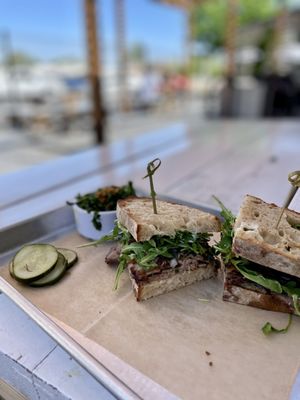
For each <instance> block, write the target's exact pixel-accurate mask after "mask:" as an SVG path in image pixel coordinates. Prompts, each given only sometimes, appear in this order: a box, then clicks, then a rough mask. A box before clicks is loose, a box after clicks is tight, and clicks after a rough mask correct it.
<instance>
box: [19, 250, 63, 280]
mask: <svg viewBox="0 0 300 400" xmlns="http://www.w3.org/2000/svg"><path fill="white" fill-rule="evenodd" d="M57 259H58V252H57V250H56V248H55V247H54V246H51V245H50V244H27V245H25V246H23V247H22V248H21V249H20V250H19V251H18V252H17V254H16V255H15V256H14V258H13V261H12V263H13V275H14V277H15V278H16V279H17V280H18V281H21V282H31V281H33V280H36V279H38V278H41V277H42V276H44V275H45V274H47V273H48V272H49V271H50V270H51V269H52V268H54V266H55V264H56V262H57Z"/></svg>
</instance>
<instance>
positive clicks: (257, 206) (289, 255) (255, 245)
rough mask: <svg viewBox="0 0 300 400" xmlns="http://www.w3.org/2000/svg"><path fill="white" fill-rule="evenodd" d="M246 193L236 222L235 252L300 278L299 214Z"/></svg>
mask: <svg viewBox="0 0 300 400" xmlns="http://www.w3.org/2000/svg"><path fill="white" fill-rule="evenodd" d="M280 212H281V208H280V207H278V206H276V205H275V204H268V203H265V202H264V201H263V200H261V199H259V198H257V197H253V196H249V195H247V196H245V198H244V200H243V203H242V205H241V208H240V211H239V214H238V216H237V219H236V222H235V225H234V238H233V251H234V252H235V254H237V255H239V256H242V257H244V258H246V259H247V260H250V261H253V262H255V263H257V264H261V265H263V266H266V267H269V268H272V269H275V270H277V271H281V272H284V273H287V274H290V275H292V276H296V277H300V230H299V229H297V228H296V225H299V228H300V214H299V213H297V212H295V211H291V210H285V211H284V214H283V217H282V219H281V221H280V224H279V226H278V228H276V223H277V221H278V218H279V215H280Z"/></svg>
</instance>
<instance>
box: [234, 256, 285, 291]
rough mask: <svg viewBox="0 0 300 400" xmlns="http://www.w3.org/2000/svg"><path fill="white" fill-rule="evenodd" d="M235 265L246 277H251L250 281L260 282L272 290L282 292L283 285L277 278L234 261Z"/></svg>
mask: <svg viewBox="0 0 300 400" xmlns="http://www.w3.org/2000/svg"><path fill="white" fill-rule="evenodd" d="M234 266H235V268H236V269H237V270H238V271H239V272H240V273H241V274H242V275H243V276H244V277H245V278H247V279H249V281H252V282H255V283H258V284H259V285H261V286H263V287H264V288H266V289H269V290H271V291H272V292H275V293H282V291H283V287H282V286H281V284H280V283H279V282H278V281H277V280H275V279H268V278H265V277H264V276H263V275H262V274H259V273H258V272H256V271H253V270H251V269H249V268H247V267H245V266H243V265H238V264H236V263H234Z"/></svg>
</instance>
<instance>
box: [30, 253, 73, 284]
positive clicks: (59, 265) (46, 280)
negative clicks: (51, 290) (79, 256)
mask: <svg viewBox="0 0 300 400" xmlns="http://www.w3.org/2000/svg"><path fill="white" fill-rule="evenodd" d="M66 270H67V260H66V259H65V257H64V256H63V255H62V254H61V253H58V259H57V262H56V264H55V266H54V268H53V269H51V271H50V272H48V274H46V275H44V276H43V277H42V278H39V279H37V280H35V281H33V282H30V283H29V285H30V286H34V287H42V286H47V285H53V284H54V283H56V282H58V281H59V280H60V279H61V278H62V277H63V275H64V274H65V272H66Z"/></svg>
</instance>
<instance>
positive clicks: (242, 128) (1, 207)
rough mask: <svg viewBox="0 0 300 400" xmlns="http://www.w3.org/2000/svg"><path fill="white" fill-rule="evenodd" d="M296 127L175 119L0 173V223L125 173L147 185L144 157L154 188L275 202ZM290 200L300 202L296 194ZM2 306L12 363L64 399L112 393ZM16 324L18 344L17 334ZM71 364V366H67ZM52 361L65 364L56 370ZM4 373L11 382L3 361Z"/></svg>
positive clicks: (196, 196)
mask: <svg viewBox="0 0 300 400" xmlns="http://www.w3.org/2000/svg"><path fill="white" fill-rule="evenodd" d="M299 127H300V123H299V121H297V120H292V121H288V120H286V121H285V120H283V121H282V120H280V121H276V120H275V121H274V120H270V121H268V120H264V121H210V122H201V123H199V127H198V129H196V130H195V129H193V130H192V131H191V130H189V129H187V127H186V126H185V125H183V124H177V125H173V126H170V127H169V128H168V129H164V130H161V131H156V132H150V133H147V134H145V135H141V136H139V137H137V138H135V139H130V140H127V141H121V142H118V143H115V144H112V145H110V146H102V147H99V148H95V149H92V150H88V151H85V152H82V153H78V154H75V155H72V156H68V157H64V158H61V159H59V160H57V161H54V162H48V163H45V164H43V165H40V166H37V167H33V168H29V169H26V170H23V171H21V172H17V173H12V174H7V175H3V176H1V177H0V185H1V188H2V190H1V192H2V193H1V197H0V229H6V228H7V227H10V226H13V225H16V224H19V223H21V222H24V221H26V220H30V219H31V218H33V217H35V216H37V215H40V214H42V213H44V212H48V211H51V210H53V209H56V208H58V207H61V206H62V205H64V204H65V202H66V200H70V199H72V198H73V197H74V196H75V195H76V194H77V193H79V192H82V193H84V192H87V191H92V190H95V189H96V188H97V187H100V186H104V185H108V184H123V183H124V182H125V181H127V180H128V179H130V180H132V181H133V182H134V184H135V186H136V187H138V188H140V189H141V190H143V191H147V190H148V183H147V182H146V180H143V179H142V176H144V175H145V166H146V164H147V162H148V161H150V160H151V159H154V158H156V157H159V158H160V159H161V160H162V165H161V167H160V169H159V170H158V171H157V173H156V175H155V185H156V191H157V193H158V194H161V195H168V196H172V197H176V198H178V199H182V200H187V201H191V202H194V203H197V204H206V205H213V206H215V207H216V206H217V205H216V204H215V203H214V201H213V199H212V195H216V196H217V197H218V198H220V199H221V200H222V201H223V203H224V204H225V205H226V206H227V207H229V208H231V209H232V211H234V212H236V211H237V210H238V208H239V205H240V203H241V201H242V198H243V196H244V195H245V194H247V193H250V194H252V195H256V196H258V197H261V198H263V199H264V200H266V201H270V202H274V203H277V204H279V205H280V204H282V203H283V201H284V199H285V197H286V195H287V192H288V189H289V183H288V181H287V175H288V173H289V172H291V171H294V170H297V169H299V162H300V161H299V150H300V133H299ZM291 206H292V208H294V209H299V208H300V202H299V196H296V197H295V199H294V201H293V203H292V205H291ZM0 308H1V313H0V318H1V319H3V321H2V322H3V323H1V324H0V326H1V327H3V326H5V328H4V329H3V328H1V329H0V356H1V354H2V357H4V359H6V358H5V357H6V356H7V355H9V356H10V360H13V361H17V360H18V357H21V358H20V359H19V360H18V361H22V360H23V364H22V365H23V366H25V368H26V371H28V370H33V369H35V371H38V372H39V374H40V375H39V376H40V377H42V379H43V380H46V381H47V382H48V383H49V384H50V385H51V387H53V386H54V387H56V388H58V390H59V391H60V393H61V396H65V397H66V398H72V399H77V398H78V399H79V398H83V397H82V396H83V395H84V396H85V398H97V397H98V398H99V395H100V392H101V390H102V392H101V396H102V397H101V398H110V397H109V396H110V395H109V394H108V393H104V392H105V389H103V388H100V385H98V384H97V382H95V381H93V378H91V377H89V376H88V374H87V373H84V371H83V372H82V373H81V372H80V373H79V375H78V372H76V373H75V374H72V373H71V374H69V375H70V376H71V377H70V376H69V375H68V374H66V372H65V371H66V370H72V368H73V369H74V370H76V371H79V370H80V367H79V366H78V365H76V363H75V362H74V361H70V359H69V357H68V356H67V355H66V354H65V353H64V352H63V350H62V349H60V348H59V347H58V346H57V345H56V343H55V342H53V340H52V339H50V338H49V337H48V336H47V335H46V334H44V333H43V332H42V331H41V330H40V329H39V328H38V327H37V326H35V325H34V323H32V321H30V319H29V318H27V317H26V316H24V315H22V313H20V311H19V310H17V308H16V307H15V306H14V305H13V304H11V302H10V301H9V299H7V298H6V297H5V296H4V295H1V296H0ZM11 315H13V316H14V318H10V319H9V323H8V324H7V322H5V321H7V318H8V316H11ZM20 327H22V329H23V335H22V338H23V340H22V343H20V340H19V338H18V335H17V334H16V332H18V331H19V329H21V328H20ZM33 348H34V349H35V350H34V351H33ZM24 360H25V361H24ZM7 362H8V361H7ZM68 362H69V363H70V362H72V363H74V365H73V366H70V365H68V367H67V364H68ZM66 363H67V364H66ZM0 365H1V363H0ZM2 365H3V364H2ZM53 365H55V366H56V365H60V366H62V367H61V368H58V369H57V370H56V371H55V372H56V373H55V374H54V373H53V372H52V373H51V370H52V371H53ZM37 366H38V368H37ZM2 369H3V368H2ZM76 374H77V375H76ZM2 376H3V377H4V378H5V377H6V379H7V380H9V379H10V380H13V378H12V377H11V376H8V375H7V374H6V375H5V371H3V370H1V367H0V378H1V377H2ZM45 376H46V378H45ZM74 376H75V378H74ZM76 376H77V378H76ZM78 376H79V377H80V378H78ZM74 382H75V383H76V384H74ZM12 383H13V384H16V382H12ZM76 385H77V386H76ZM87 385H88V386H87ZM34 388H35V392H34V393H35V394H34V393H33V394H32V398H35V397H33V396H34V395H35V396H36V398H38V397H37V394H36V393H38V391H39V390H42V389H41V387H38V385H37V384H36V383H35V387H34ZM78 388H80V389H78ZM87 388H89V392H86V390H87ZM24 392H26V390H25V389H24ZM87 393H88V394H87ZM297 394H298V395H299V392H298V390H297V385H295V386H294V389H293V391H292V395H291V396H292V398H295V399H296V398H297ZM45 396H46V395H45V394H44V397H43V398H47V397H45ZM86 396H88V397H86ZM105 396H107V397H105ZM61 398H64V397H61Z"/></svg>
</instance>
